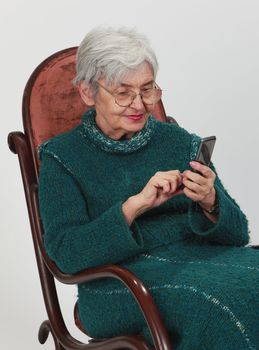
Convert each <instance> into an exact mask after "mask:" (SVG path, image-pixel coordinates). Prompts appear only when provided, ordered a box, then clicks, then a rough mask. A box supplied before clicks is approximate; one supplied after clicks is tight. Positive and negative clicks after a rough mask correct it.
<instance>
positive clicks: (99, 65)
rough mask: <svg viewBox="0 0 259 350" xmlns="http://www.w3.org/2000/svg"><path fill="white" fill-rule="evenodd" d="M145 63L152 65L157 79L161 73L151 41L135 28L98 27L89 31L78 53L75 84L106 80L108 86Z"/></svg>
mask: <svg viewBox="0 0 259 350" xmlns="http://www.w3.org/2000/svg"><path fill="white" fill-rule="evenodd" d="M144 62H147V63H149V64H150V66H151V68H152V70H153V73H154V77H155V76H156V73H157V70H158V63H157V59H156V55H155V53H154V51H153V50H152V48H151V46H150V44H149V41H148V39H147V38H146V37H145V36H144V35H142V34H140V33H138V32H137V31H136V30H134V29H129V28H125V27H121V28H118V29H115V28H110V27H97V28H94V29H93V30H92V31H90V32H89V33H88V34H87V35H86V37H85V38H84V40H83V41H82V43H81V44H80V46H79V48H78V51H77V59H76V77H75V79H74V83H75V84H79V82H80V81H85V83H86V84H89V85H92V86H93V87H94V86H95V82H96V81H98V80H99V79H101V78H105V80H106V82H107V84H111V83H119V82H121V81H122V79H123V77H124V76H125V75H126V74H127V73H128V72H129V71H130V70H135V69H137V68H138V67H139V66H140V65H142V64H143V63H144Z"/></svg>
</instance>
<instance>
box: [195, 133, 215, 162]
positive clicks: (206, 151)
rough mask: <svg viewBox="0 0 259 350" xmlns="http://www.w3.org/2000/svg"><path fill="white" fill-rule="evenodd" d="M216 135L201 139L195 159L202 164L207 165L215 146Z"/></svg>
mask: <svg viewBox="0 0 259 350" xmlns="http://www.w3.org/2000/svg"><path fill="white" fill-rule="evenodd" d="M215 142H216V137H215V136H210V137H205V138H204V139H201V142H200V146H199V149H198V152H197V156H196V159H195V160H196V161H197V162H200V163H202V164H204V165H209V164H210V160H211V156H212V152H213V149H214V146H215Z"/></svg>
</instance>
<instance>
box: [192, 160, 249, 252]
mask: <svg viewBox="0 0 259 350" xmlns="http://www.w3.org/2000/svg"><path fill="white" fill-rule="evenodd" d="M211 168H212V170H213V171H214V172H215V173H216V175H217V172H216V170H215V167H214V166H213V164H212V165H211ZM215 190H216V195H217V198H218V202H219V216H218V221H217V222H216V223H215V224H214V223H212V222H211V221H210V220H209V219H208V218H207V217H206V215H205V214H204V213H203V210H202V209H201V208H200V206H199V205H197V204H196V203H195V202H191V203H190V207H189V213H188V214H189V222H190V226H191V228H192V231H193V232H194V233H195V234H197V235H199V236H203V237H204V238H206V239H208V240H209V241H211V242H216V243H220V244H224V245H234V246H243V245H246V244H247V243H248V242H249V233H248V221H247V218H246V216H245V215H244V213H243V212H242V211H241V209H240V207H239V206H238V204H237V203H236V201H235V200H234V199H233V198H232V197H231V196H230V195H229V194H228V192H227V191H226V189H225V188H224V186H223V184H222V182H221V181H220V179H219V177H218V175H217V177H216V180H215Z"/></svg>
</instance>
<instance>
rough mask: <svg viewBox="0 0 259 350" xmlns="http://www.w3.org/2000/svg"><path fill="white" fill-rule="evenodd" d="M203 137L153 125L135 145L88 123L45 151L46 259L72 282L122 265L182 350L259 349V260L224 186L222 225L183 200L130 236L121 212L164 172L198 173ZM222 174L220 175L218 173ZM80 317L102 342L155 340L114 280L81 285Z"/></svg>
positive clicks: (149, 216)
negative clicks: (195, 164) (75, 276)
mask: <svg viewBox="0 0 259 350" xmlns="http://www.w3.org/2000/svg"><path fill="white" fill-rule="evenodd" d="M198 144H199V138H198V137H197V136H195V135H192V134H189V133H188V132H187V131H186V130H184V129H182V128H181V127H179V126H177V125H175V124H169V123H161V122H160V121H157V120H155V119H154V118H153V117H152V116H149V118H148V121H147V122H146V124H145V126H144V128H143V129H142V130H140V131H139V132H138V133H136V134H135V135H134V136H133V137H132V138H131V139H130V140H118V141H115V140H112V139H110V138H108V137H107V136H105V135H104V134H103V133H102V132H101V131H100V130H99V129H98V127H97V126H96V124H95V110H94V109H92V110H90V111H88V112H87V113H86V114H85V115H84V117H83V120H82V123H81V124H80V125H79V126H77V127H76V128H74V129H73V130H71V131H70V132H67V133H64V134H61V135H59V136H57V137H55V138H53V139H51V140H49V141H47V142H45V143H44V144H42V145H41V146H40V148H39V158H40V160H41V168H40V178H39V185H40V186H39V203H40V211H41V216H42V221H43V226H44V230H45V237H44V239H45V245H46V249H47V252H48V254H49V256H50V257H51V258H52V259H53V260H54V261H55V262H56V264H57V265H58V266H59V268H60V269H61V270H62V271H64V272H66V273H75V272H78V271H80V270H83V269H85V268H88V267H94V266H98V265H103V264H119V265H121V266H124V267H126V268H127V269H129V270H131V271H132V272H133V273H134V274H136V276H138V277H139V278H140V279H141V280H142V281H143V282H144V284H145V285H146V286H147V287H148V288H149V290H150V292H151V294H152V296H153V297H154V299H155V301H156V303H157V305H158V307H159V309H160V311H161V314H162V317H163V319H164V322H165V324H166V327H167V329H168V331H169V334H170V337H171V338H172V342H173V344H174V346H175V348H176V349H177V350H194V349H199V350H205V349H206V350H218V349H220V350H222V349H224V350H245V349H250V350H255V349H259V315H258V310H259V263H258V251H256V250H254V249H252V248H249V247H244V246H245V245H246V244H247V243H248V242H249V235H248V225H247V220H246V217H245V215H244V214H243V213H242V211H241V210H240V208H239V206H238V205H237V203H236V202H235V201H234V200H233V199H232V198H231V197H230V196H229V194H228V193H227V191H226V190H225V189H224V187H223V185H222V183H221V182H220V180H219V178H218V177H217V179H216V182H215V188H216V192H217V196H218V200H219V205H220V213H219V218H218V221H217V223H216V224H213V223H212V222H210V221H209V220H208V219H207V218H206V216H205V215H204V214H203V212H202V210H201V209H200V208H199V206H197V205H196V204H195V203H193V202H192V201H191V200H190V199H188V198H187V197H185V195H178V196H176V197H173V198H172V199H170V200H169V201H167V202H166V203H164V204H162V205H161V206H159V207H157V208H154V209H152V210H150V211H148V212H146V213H144V214H142V215H141V216H140V217H138V218H137V219H136V220H135V221H134V222H133V223H132V225H131V226H130V227H129V226H128V225H127V223H126V221H125V218H124V216H123V213H122V203H123V202H124V201H126V200H127V199H128V197H130V196H132V195H135V194H137V193H139V192H140V191H141V190H142V189H143V187H144V186H145V185H146V183H147V182H148V180H149V179H150V178H151V177H152V176H153V175H154V174H155V173H156V172H157V171H168V170H174V169H178V170H180V171H181V172H182V171H184V170H185V169H188V168H189V162H190V160H192V159H193V158H194V156H195V152H196V150H197V147H198ZM214 170H215V169H214ZM78 297H79V314H80V319H81V321H82V323H83V324H84V326H85V328H86V329H87V331H88V332H89V334H90V336H92V337H95V338H106V337H112V336H117V335H121V334H130V333H139V332H142V333H143V334H144V336H145V337H146V339H147V341H149V342H150V343H152V339H151V336H150V334H149V331H148V329H147V326H146V323H145V321H144V318H143V316H142V315H141V313H140V310H139V308H138V306H137V304H136V302H135V300H134V299H133V297H132V296H131V294H130V293H129V292H128V290H127V289H126V287H124V286H123V285H122V283H120V282H119V281H117V280H114V279H110V278H106V279H102V280H98V281H94V282H90V283H87V284H81V285H79V286H78Z"/></svg>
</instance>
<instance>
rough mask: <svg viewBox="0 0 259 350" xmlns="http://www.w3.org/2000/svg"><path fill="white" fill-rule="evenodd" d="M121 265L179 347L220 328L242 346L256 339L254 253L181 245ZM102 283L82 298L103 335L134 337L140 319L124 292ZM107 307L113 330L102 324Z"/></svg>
mask: <svg viewBox="0 0 259 350" xmlns="http://www.w3.org/2000/svg"><path fill="white" fill-rule="evenodd" d="M122 265H123V266H125V267H126V268H128V269H129V270H131V271H132V272H133V273H134V274H135V275H136V276H137V277H139V278H140V280H142V282H143V283H144V284H145V285H146V287H147V288H148V289H149V291H150V293H151V294H152V296H153V297H154V299H155V302H156V303H157V305H158V307H159V309H160V311H161V314H162V317H163V319H164V321H165V323H166V326H167V328H168V329H169V332H170V334H171V335H173V337H174V339H175V341H176V342H178V343H179V344H182V345H181V347H179V349H191V347H188V346H187V345H186V347H183V344H184V343H183V342H185V343H186V344H187V343H188V341H192V344H194V343H193V342H194V339H196V343H197V344H198V343H199V342H200V340H201V339H206V336H205V335H204V334H203V333H204V332H205V330H206V332H205V333H206V334H207V335H209V337H208V339H212V338H214V337H213V334H215V329H218V330H220V332H221V334H223V335H224V334H225V335H226V336H227V335H228V334H231V332H232V333H233V334H234V335H235V337H237V338H240V339H241V340H242V341H243V342H244V343H245V344H246V345H249V344H250V343H251V344H252V343H253V341H255V340H254V339H253V337H256V336H255V335H254V334H255V332H256V331H253V329H254V327H255V323H256V322H257V314H256V308H257V309H258V306H259V304H258V301H259V266H258V251H255V250H253V249H251V248H233V247H225V246H224V247H223V246H216V245H208V244H203V243H197V242H179V243H177V244H174V245H167V246H164V247H160V248H158V249H155V250H153V251H150V252H146V253H144V254H141V255H140V256H138V257H136V258H135V259H133V260H132V261H128V262H127V263H125V264H122ZM101 283H102V282H100V283H99V282H98V283H95V285H94V287H93V286H92V287H91V288H89V285H88V287H86V289H85V297H87V298H88V305H89V306H91V308H92V312H93V313H95V316H97V318H98V322H99V321H103V325H102V332H103V331H105V327H106V331H107V332H106V335H107V336H110V335H111V333H113V334H112V335H118V334H121V333H123V331H125V330H126V329H127V331H129V332H132V333H134V332H136V331H139V330H140V329H142V328H143V327H145V321H144V318H143V316H142V315H141V314H140V311H139V308H138V306H137V304H136V302H135V300H134V298H133V297H132V296H131V295H130V293H129V292H128V290H127V289H126V288H125V287H124V286H123V285H122V284H121V283H120V282H118V281H111V280H109V281H108V280H107V281H106V284H105V288H103V287H102V285H103V284H101ZM87 291H88V292H87ZM89 293H90V294H89ZM83 294H84V293H83ZM91 296H92V298H91ZM83 299H84V297H83ZM86 304H87V302H86ZM97 305H99V307H97ZM100 305H102V306H101V307H100ZM111 305H112V309H113V315H114V317H115V319H116V321H117V328H116V330H115V328H114V323H113V326H112V328H111V327H110V328H109V323H107V320H105V314H106V313H107V316H108V314H109V316H110V315H111ZM93 309H94V310H93ZM107 319H108V318H107ZM113 320H114V318H113ZM130 325H131V326H132V327H131V326H130ZM129 326H130V327H131V328H130V327H129ZM257 328H258V326H257ZM257 332H258V329H257ZM90 333H91V332H90ZM104 333H105V332H104ZM216 333H217V332H216ZM258 333H259V332H258ZM217 338H218V335H217V337H216V339H214V341H219V340H217ZM190 339H192V340H190ZM250 339H252V340H253V341H252V340H250ZM241 340H240V341H241ZM257 341H258V342H259V339H257ZM197 346H198V345H197ZM199 346H200V347H202V345H201V344H199ZM219 347H220V345H219ZM219 347H218V348H219ZM194 348H195V347H194V345H193V349H194ZM223 348H224V347H223ZM245 348H246V347H244V349H245ZM247 348H248V349H249V347H247ZM251 349H252V345H251Z"/></svg>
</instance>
